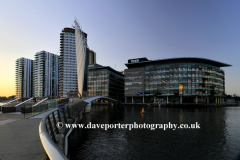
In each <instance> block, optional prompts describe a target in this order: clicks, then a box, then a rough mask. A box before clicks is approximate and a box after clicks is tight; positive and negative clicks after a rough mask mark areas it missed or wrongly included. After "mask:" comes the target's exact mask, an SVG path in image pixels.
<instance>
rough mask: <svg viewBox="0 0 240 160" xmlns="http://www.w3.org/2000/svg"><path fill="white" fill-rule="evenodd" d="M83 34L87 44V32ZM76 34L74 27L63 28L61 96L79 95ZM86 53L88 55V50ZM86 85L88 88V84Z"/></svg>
mask: <svg viewBox="0 0 240 160" xmlns="http://www.w3.org/2000/svg"><path fill="white" fill-rule="evenodd" d="M83 34H84V39H85V44H87V34H86V33H83ZM75 35H76V33H75V29H73V28H64V29H63V30H62V33H60V57H59V96H60V97H71V96H78V93H79V90H78V87H79V83H78V76H77V75H78V74H77V56H76V41H75V40H76V37H75ZM84 55H86V50H85V53H84ZM84 58H85V57H84ZM87 60H88V59H87ZM87 64H88V62H87ZM85 78H87V75H86V76H85ZM85 82H87V81H85ZM85 86H86V88H87V85H85ZM69 95H70V96H69Z"/></svg>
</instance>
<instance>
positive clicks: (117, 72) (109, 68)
mask: <svg viewBox="0 0 240 160" xmlns="http://www.w3.org/2000/svg"><path fill="white" fill-rule="evenodd" d="M88 69H89V70H98V69H108V70H110V71H112V72H114V73H116V74H119V75H122V76H124V75H123V74H122V73H121V72H119V71H116V70H115V69H112V68H111V67H109V66H99V67H93V68H88Z"/></svg>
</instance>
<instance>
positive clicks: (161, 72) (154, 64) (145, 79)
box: [124, 58, 231, 103]
mask: <svg viewBox="0 0 240 160" xmlns="http://www.w3.org/2000/svg"><path fill="white" fill-rule="evenodd" d="M125 65H126V66H127V67H128V69H125V73H124V76H125V93H124V94H125V102H127V103H133V102H136V103H152V102H154V101H158V102H166V103H221V102H223V97H224V94H225V74H224V71H223V70H222V69H221V68H220V67H227V66H231V65H229V64H225V63H222V62H217V61H214V60H210V59H204V58H172V59H160V60H148V59H147V58H137V59H129V60H128V63H126V64H125Z"/></svg>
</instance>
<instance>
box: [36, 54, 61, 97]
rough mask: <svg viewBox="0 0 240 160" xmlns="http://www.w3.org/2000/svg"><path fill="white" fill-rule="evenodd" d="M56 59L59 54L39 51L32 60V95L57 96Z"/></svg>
mask: <svg viewBox="0 0 240 160" xmlns="http://www.w3.org/2000/svg"><path fill="white" fill-rule="evenodd" d="M58 59H59V56H58V55H55V54H52V53H49V52H46V51H41V52H37V53H36V54H35V60H34V96H35V97H47V96H50V97H56V96H58Z"/></svg>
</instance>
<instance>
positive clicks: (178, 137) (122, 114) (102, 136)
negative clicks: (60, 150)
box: [69, 106, 240, 159]
mask: <svg viewBox="0 0 240 160" xmlns="http://www.w3.org/2000/svg"><path fill="white" fill-rule="evenodd" d="M141 109H142V108H141V107H111V106H92V110H91V112H90V113H89V114H86V115H85V116H84V120H83V122H82V123H85V124H88V123H89V122H92V123H93V124H99V123H100V124H118V123H121V124H133V123H134V122H136V123H137V124H143V123H146V124H168V123H169V122H170V123H172V124H178V125H179V124H195V123H196V122H198V123H199V124H200V127H201V128H200V129H176V130H172V129H167V130H165V131H164V130H162V129H156V130H154V131H152V130H150V129H132V130H131V131H129V130H128V129H122V128H121V129H109V130H107V131H105V130H103V129H82V130H79V129H75V130H74V132H73V133H72V134H71V136H70V144H69V155H70V157H71V159H239V155H240V137H239V135H240V130H239V127H238V126H239V125H238V122H239V120H240V116H239V115H240V109H239V108H237V107H231V108H197V109H179V108H162V107H145V108H144V110H145V114H141V113H140V112H141Z"/></svg>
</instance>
